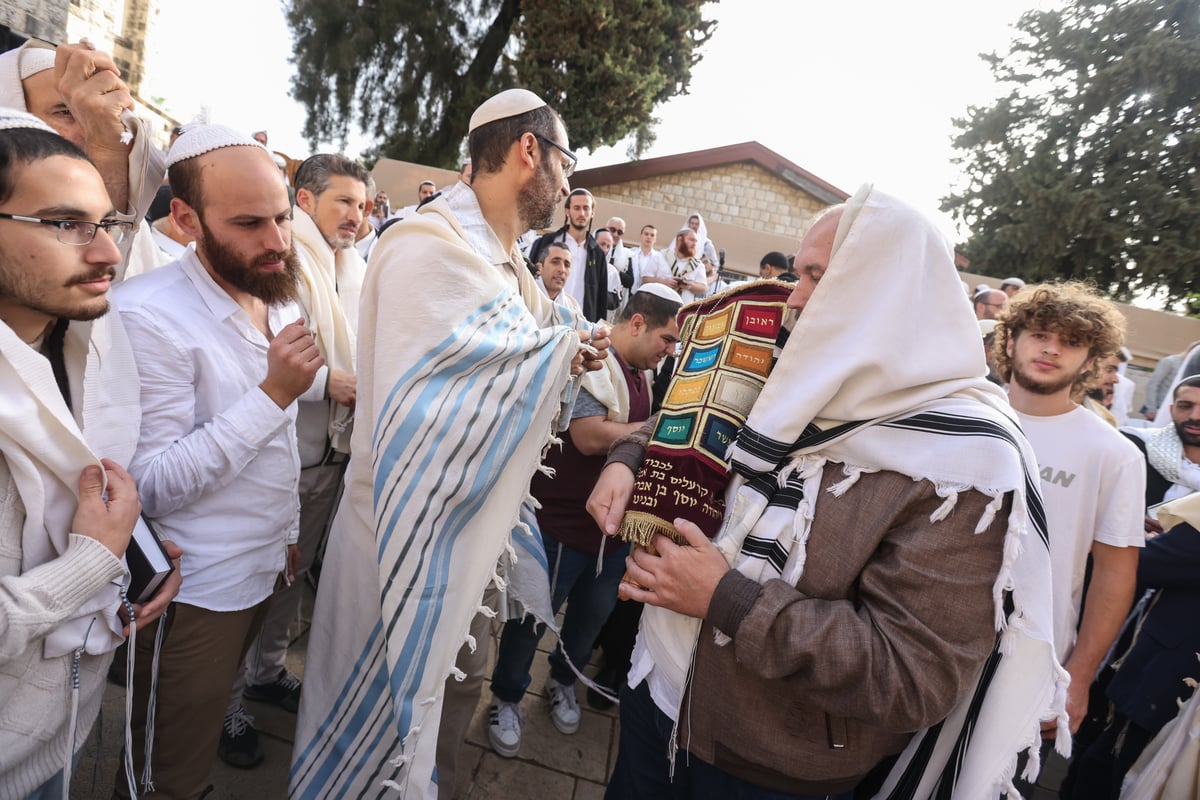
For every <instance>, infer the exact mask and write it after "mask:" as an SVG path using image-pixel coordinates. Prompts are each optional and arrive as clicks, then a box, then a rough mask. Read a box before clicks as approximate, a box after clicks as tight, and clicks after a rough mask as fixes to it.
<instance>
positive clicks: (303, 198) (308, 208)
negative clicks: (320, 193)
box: [296, 189, 317, 215]
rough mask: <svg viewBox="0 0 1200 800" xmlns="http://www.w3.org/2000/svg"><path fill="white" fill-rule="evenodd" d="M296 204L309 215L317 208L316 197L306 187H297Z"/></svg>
mask: <svg viewBox="0 0 1200 800" xmlns="http://www.w3.org/2000/svg"><path fill="white" fill-rule="evenodd" d="M296 205H297V206H298V207H299V208H300V210H301V211H303V212H304V213H305V214H309V215H311V214H312V213H313V211H315V210H316V209H317V197H316V195H314V194H313V193H312V192H310V191H309V190H308V189H297V190H296Z"/></svg>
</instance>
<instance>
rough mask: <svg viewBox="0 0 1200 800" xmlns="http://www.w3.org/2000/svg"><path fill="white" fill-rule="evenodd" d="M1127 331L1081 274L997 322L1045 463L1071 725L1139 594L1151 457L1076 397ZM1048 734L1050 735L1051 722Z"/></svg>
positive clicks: (1013, 392) (1023, 417)
mask: <svg viewBox="0 0 1200 800" xmlns="http://www.w3.org/2000/svg"><path fill="white" fill-rule="evenodd" d="M1123 336H1124V320H1123V318H1122V317H1121V315H1120V313H1119V312H1118V311H1117V309H1116V307H1115V306H1113V304H1112V303H1110V302H1108V301H1107V300H1104V299H1103V298H1101V297H1099V296H1098V295H1097V294H1095V292H1093V291H1092V290H1090V289H1088V288H1086V287H1084V286H1082V285H1080V284H1074V283H1068V284H1062V285H1051V284H1044V285H1040V286H1031V287H1027V288H1026V289H1025V290H1024V291H1023V292H1021V293H1020V294H1018V295H1017V296H1015V297H1013V298H1012V299H1011V300H1010V301H1009V308H1008V311H1007V313H1006V314H1005V315H1004V316H1003V317H1002V318H1001V319H1000V320H999V321H998V324H997V325H996V342H995V355H996V360H997V369H998V371H999V373H1000V375H1001V377H1002V378H1003V379H1004V380H1006V381H1007V382H1008V398H1009V402H1011V403H1012V406H1013V408H1014V409H1016V411H1017V413H1018V414H1019V415H1020V421H1021V428H1022V430H1023V431H1024V432H1025V435H1026V436H1027V437H1028V438H1029V441H1030V443H1031V444H1032V445H1033V449H1034V452H1035V453H1036V455H1037V459H1038V465H1039V468H1040V474H1041V489H1042V498H1043V500H1044V501H1045V506H1046V527H1047V530H1048V531H1049V535H1050V558H1051V571H1052V587H1051V588H1052V593H1053V598H1054V601H1053V602H1054V638H1055V651H1056V653H1057V655H1058V658H1059V660H1060V661H1061V662H1062V664H1063V666H1064V667H1066V669H1067V671H1068V672H1069V673H1070V674H1071V686H1070V690H1069V694H1068V697H1067V711H1068V713H1069V714H1070V719H1071V732H1072V733H1074V732H1075V731H1076V730H1078V728H1079V724H1080V723H1081V722H1082V721H1083V719H1084V717H1085V716H1086V714H1087V703H1088V688H1089V686H1090V685H1091V682H1092V678H1093V677H1095V674H1096V670H1097V669H1098V668H1099V666H1100V662H1101V661H1102V660H1103V658H1104V656H1105V654H1106V653H1107V652H1108V648H1109V646H1110V645H1112V643H1113V640H1114V639H1115V638H1116V636H1117V633H1118V631H1119V630H1120V628H1121V624H1122V623H1123V622H1124V621H1125V616H1126V615H1127V614H1128V613H1129V608H1130V606H1131V605H1132V603H1133V593H1134V586H1135V583H1136V578H1137V561H1138V549H1139V548H1140V547H1142V546H1143V544H1144V543H1145V534H1144V531H1143V518H1142V509H1143V495H1144V492H1145V467H1144V462H1143V460H1142V456H1141V454H1140V453H1139V452H1138V450H1137V448H1136V447H1134V446H1133V445H1132V444H1131V443H1130V442H1129V441H1127V440H1126V439H1125V438H1124V437H1123V436H1121V434H1119V433H1118V432H1117V431H1116V430H1115V429H1114V428H1113V427H1111V426H1110V425H1108V424H1106V423H1105V422H1104V421H1103V420H1101V419H1100V418H1099V417H1097V416H1096V415H1094V414H1092V413H1090V412H1089V411H1088V410H1087V409H1086V408H1084V407H1083V406H1081V405H1080V404H1079V400H1080V399H1081V398H1082V393H1083V390H1084V388H1085V387H1086V386H1087V385H1088V384H1089V383H1090V382H1091V381H1092V379H1093V378H1094V376H1095V374H1096V370H1097V369H1098V368H1099V365H1100V364H1101V363H1103V362H1104V361H1105V360H1106V359H1107V358H1109V357H1110V356H1112V355H1113V354H1114V353H1115V352H1116V351H1117V349H1118V348H1119V347H1120V346H1121V340H1122V338H1123ZM1089 554H1090V555H1091V557H1092V575H1091V581H1090V583H1089V585H1088V587H1087V594H1086V598H1085V597H1084V574H1085V571H1086V569H1087V560H1088V555H1089ZM1081 608H1083V609H1084V611H1083V616H1082V619H1081V618H1080V609H1081ZM1043 736H1045V737H1046V738H1053V736H1054V731H1053V728H1052V727H1051V729H1050V730H1048V731H1045V732H1044V733H1043Z"/></svg>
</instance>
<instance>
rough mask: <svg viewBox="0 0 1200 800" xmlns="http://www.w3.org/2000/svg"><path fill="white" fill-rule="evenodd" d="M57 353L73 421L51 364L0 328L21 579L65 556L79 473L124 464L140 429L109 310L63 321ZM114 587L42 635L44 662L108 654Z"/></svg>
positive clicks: (116, 626)
mask: <svg viewBox="0 0 1200 800" xmlns="http://www.w3.org/2000/svg"><path fill="white" fill-rule="evenodd" d="M63 356H64V359H63V360H64V363H65V366H66V371H67V375H68V381H69V384H70V387H71V397H72V402H73V405H74V406H75V412H76V413H75V414H72V411H71V409H70V408H68V407H67V404H66V402H65V401H64V400H63V397H62V394H61V392H60V391H59V388H58V384H57V382H56V381H55V379H54V372H53V369H52V367H51V365H50V361H49V359H47V358H46V357H45V356H43V355H42V354H41V353H39V352H38V351H36V350H34V349H33V348H32V347H30V346H29V345H27V344H26V343H25V342H23V341H21V339H20V337H18V336H17V335H16V334H15V333H14V332H13V330H12V329H11V328H9V327H8V326H7V325H5V324H4V323H2V322H0V395H2V397H0V451H2V452H3V454H4V459H5V461H7V463H8V467H9V470H10V471H11V473H12V476H13V480H14V481H15V482H16V486H17V491H18V492H19V494H20V497H21V501H22V504H23V505H24V506H25V525H24V529H23V531H22V535H21V571H22V572H27V571H29V570H31V569H33V568H34V567H37V566H39V565H41V564H45V563H46V562H48V561H51V560H53V559H55V558H58V557H59V556H60V555H61V554H62V553H64V552H66V549H67V545H68V538H69V534H70V533H71V523H72V521H73V520H74V517H75V510H76V507H77V505H78V502H79V476H80V473H82V472H83V469H84V468H85V467H86V466H88V465H89V464H95V465H97V466H99V465H100V459H101V458H102V457H103V458H109V459H112V460H113V461H115V462H117V463H118V464H120V465H122V466H127V465H128V464H129V461H130V459H131V458H132V457H133V451H134V448H135V447H136V446H137V438H138V430H139V428H140V426H141V419H142V416H141V401H140V385H139V383H138V376H137V369H136V367H135V365H134V361H133V353H132V351H131V350H130V348H129V341H128V339H127V338H126V336H125V328H124V327H123V326H122V325H121V320H120V317H119V316H118V315H117V314H116V313H109V314H107V315H105V316H104V317H101V318H100V319H97V320H95V321H93V322H72V323H70V325H69V326H68V327H67V332H66V337H65V339H64V343H63ZM126 580H127V577H126ZM120 590H121V587H120V586H118V585H116V584H113V585H112V586H110V587H108V588H107V589H106V590H105V591H103V592H100V593H99V594H97V595H96V596H95V597H93V598H92V599H91V601H89V602H88V603H86V604H84V606H83V607H81V608H80V609H79V611H78V612H77V614H76V615H75V617H74V618H72V619H70V620H68V621H67V622H64V623H63V624H62V625H60V626H59V627H58V628H57V629H55V630H54V632H52V633H51V634H49V635H48V636H47V637H46V640H45V649H44V652H45V655H46V658H57V657H59V656H62V655H65V654H67V653H70V652H72V651H74V650H76V649H77V648H79V647H83V648H84V649H85V651H86V652H88V653H90V654H93V655H98V654H101V653H107V652H110V651H112V650H114V649H116V647H117V646H118V645H119V644H121V642H123V641H124V636H123V635H122V634H121V622H120V619H119V618H118V616H117V610H118V607H119V606H120Z"/></svg>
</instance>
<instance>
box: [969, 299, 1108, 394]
mask: <svg viewBox="0 0 1200 800" xmlns="http://www.w3.org/2000/svg"><path fill="white" fill-rule="evenodd" d="M995 330H996V341H995V343H994V344H993V345H992V355H993V356H994V358H995V363H996V372H998V373H999V374H1000V377H1001V378H1003V379H1004V380H1005V381H1006V382H1007V381H1008V380H1010V379H1011V378H1012V359H1011V358H1009V355H1008V340H1009V339H1012V340H1013V341H1016V339H1017V337H1018V336H1019V335H1020V334H1021V333H1023V332H1025V331H1050V332H1052V333H1057V334H1058V335H1059V338H1061V339H1063V340H1064V341H1065V342H1066V343H1067V344H1068V345H1070V346H1072V347H1086V348H1088V358H1092V359H1095V361H1094V363H1093V364H1092V366H1091V367H1089V368H1088V369H1086V370H1084V371H1083V373H1082V374H1080V376H1079V377H1078V378H1077V379H1076V380H1075V391H1078V390H1080V389H1082V388H1083V387H1084V386H1087V385H1088V384H1090V383H1091V382H1092V381H1093V380H1095V378H1096V376H1097V375H1099V374H1100V362H1101V361H1104V360H1105V359H1107V358H1109V357H1110V356H1113V355H1116V352H1117V350H1118V349H1119V348H1120V347H1121V342H1122V341H1123V340H1124V338H1125V317H1124V316H1122V315H1121V312H1120V311H1118V310H1117V307H1116V306H1115V305H1113V304H1112V303H1110V302H1109V301H1108V300H1105V299H1104V298H1103V297H1101V296H1100V295H1099V294H1097V293H1096V290H1095V289H1094V288H1093V287H1091V286H1088V285H1085V284H1083V283H1079V282H1075V281H1067V282H1065V283H1042V284H1038V285H1036V286H1026V287H1025V288H1024V289H1022V290H1021V291H1020V292H1018V293H1017V294H1015V295H1013V296H1012V298H1011V299H1010V300H1009V301H1008V310H1007V311H1006V312H1004V313H1003V314H1001V315H1000V318H999V319H998V320H996V328H995Z"/></svg>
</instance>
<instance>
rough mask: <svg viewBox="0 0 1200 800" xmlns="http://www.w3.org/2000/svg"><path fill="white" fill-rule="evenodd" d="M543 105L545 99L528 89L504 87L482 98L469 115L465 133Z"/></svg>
mask: <svg viewBox="0 0 1200 800" xmlns="http://www.w3.org/2000/svg"><path fill="white" fill-rule="evenodd" d="M544 105H546V101H545V100H543V99H542V98H540V97H538V96H537V95H536V94H534V93H533V92H531V91H529V90H528V89H505V90H504V91H503V92H501V93H500V94H497V95H494V96H492V97H490V98H488V99H487V100H484V101H483V104H482V105H480V106H479V108H477V109H475V113H474V114H472V115H471V122H470V124H469V126H468V128H467V133H471V132H472V131H474V130H475V129H476V128H478V127H480V126H481V125H487V124H488V123H489V122H495V121H496V120H498V119H508V118H509V117H515V116H517V115H518V114H524V113H526V112H527V111H533V110H534V109H535V108H541V107H542V106H544Z"/></svg>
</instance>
